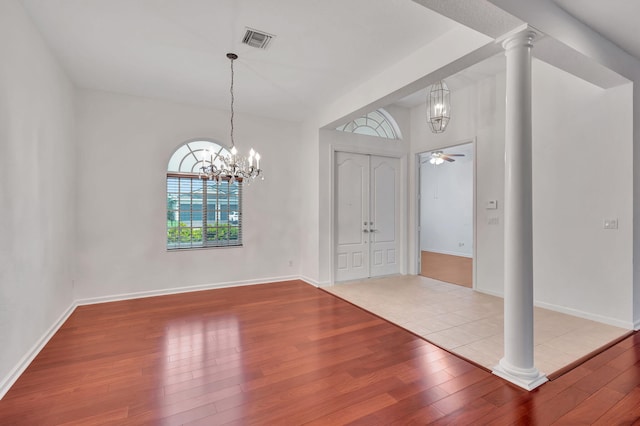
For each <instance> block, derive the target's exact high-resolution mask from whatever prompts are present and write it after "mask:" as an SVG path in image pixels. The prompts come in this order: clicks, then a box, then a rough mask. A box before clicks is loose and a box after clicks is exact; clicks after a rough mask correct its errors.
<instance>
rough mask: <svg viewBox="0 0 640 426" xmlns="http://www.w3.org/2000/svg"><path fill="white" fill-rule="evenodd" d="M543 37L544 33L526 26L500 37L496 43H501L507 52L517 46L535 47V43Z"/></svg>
mask: <svg viewBox="0 0 640 426" xmlns="http://www.w3.org/2000/svg"><path fill="white" fill-rule="evenodd" d="M542 36H543V34H542V32H540V31H538V30H536V29H535V28H533V27H531V26H529V25H526V24H525V25H523V26H520V27H518V28H516V29H514V30H513V31H510V32H508V33H506V34H503V35H502V36H500V37H498V38H497V39H496V43H500V44H501V45H502V47H503V48H504V49H505V50H509V49H512V48H514V47H517V46H524V47H533V41H534V40H539V39H540V38H542Z"/></svg>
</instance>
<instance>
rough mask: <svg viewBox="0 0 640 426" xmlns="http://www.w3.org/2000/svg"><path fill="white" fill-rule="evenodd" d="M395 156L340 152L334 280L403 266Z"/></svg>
mask: <svg viewBox="0 0 640 426" xmlns="http://www.w3.org/2000/svg"><path fill="white" fill-rule="evenodd" d="M399 170H400V160H399V159H397V158H388V157H378V156H371V155H365V154H352V153H345V152H337V153H336V158H335V173H336V180H335V184H336V188H335V191H336V197H335V199H336V202H337V205H336V209H337V214H336V219H337V220H336V222H337V224H336V242H337V246H336V277H335V278H336V281H344V280H354V279H363V278H368V277H373V276H380V275H390V274H395V273H399V272H400V267H399V263H398V261H397V259H398V250H399V226H400V225H399V221H398V218H399V205H400V203H399V201H400V200H399V198H400V195H399V193H400V191H399V185H400V182H399Z"/></svg>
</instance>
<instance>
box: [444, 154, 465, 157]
mask: <svg viewBox="0 0 640 426" xmlns="http://www.w3.org/2000/svg"><path fill="white" fill-rule="evenodd" d="M444 155H448V156H449V157H464V154H444Z"/></svg>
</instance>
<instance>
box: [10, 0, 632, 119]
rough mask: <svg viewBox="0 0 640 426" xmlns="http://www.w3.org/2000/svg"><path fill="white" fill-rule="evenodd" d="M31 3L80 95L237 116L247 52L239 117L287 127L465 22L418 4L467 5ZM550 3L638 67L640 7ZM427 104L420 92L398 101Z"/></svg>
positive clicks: (577, 0)
mask: <svg viewBox="0 0 640 426" xmlns="http://www.w3.org/2000/svg"><path fill="white" fill-rule="evenodd" d="M22 1H23V4H24V5H25V7H26V9H27V11H28V13H29V14H30V15H31V17H32V19H33V20H34V22H35V23H36V25H37V26H38V28H39V29H40V31H41V32H42V34H43V36H44V38H45V39H46V41H47V43H48V44H49V45H50V47H51V48H52V50H53V51H54V53H55V55H56V56H57V57H58V59H59V60H60V62H61V64H62V66H63V67H64V68H65V69H66V71H67V72H68V74H69V76H70V77H71V79H72V81H73V82H74V83H75V84H76V85H77V86H78V87H83V88H93V89H98V90H106V91H112V92H118V93H126V94H132V95H137V96H145V97H151V98H158V99H166V100H171V101H175V102H181V103H188V104H195V105H202V106H206V107H213V108H219V109H225V110H227V109H228V108H229V102H230V97H229V83H230V68H229V60H228V59H227V58H226V56H225V55H226V53H227V52H230V51H232V52H235V53H237V54H238V55H239V59H238V60H237V61H236V62H235V72H236V75H235V94H236V103H235V106H236V110H237V111H238V112H240V113H250V114H255V115H258V116H263V117H271V118H277V119H282V120H288V121H301V120H303V119H304V118H305V117H307V116H308V115H309V114H310V113H312V112H313V111H315V110H317V109H318V108H320V107H321V106H323V105H327V104H329V103H331V102H332V101H335V100H336V99H338V98H339V97H340V96H341V95H342V94H343V93H345V92H348V91H350V90H352V89H353V88H355V87H357V86H358V85H359V84H361V83H362V82H363V81H365V80H367V79H369V78H371V77H373V76H375V75H377V74H379V73H381V72H382V71H383V70H385V69H386V68H388V67H390V66H391V65H393V64H394V63H396V62H398V61H399V60H401V59H402V58H405V57H406V56H408V55H409V54H410V53H412V52H414V51H415V50H417V49H418V48H420V47H423V46H425V45H427V44H429V43H431V42H433V41H434V40H436V39H437V38H438V37H439V36H441V35H442V34H444V33H446V32H447V31H449V30H451V29H453V28H454V27H455V26H456V25H460V24H457V23H455V22H454V21H452V20H451V19H449V18H445V17H444V16H442V15H440V14H438V13H436V12H434V11H432V10H430V9H429V8H427V7H425V6H423V5H421V4H418V3H423V4H425V5H426V6H429V7H433V8H434V9H437V10H440V9H438V8H445V9H443V12H444V11H446V10H448V9H447V8H451V7H454V6H455V7H458V6H456V5H459V7H463V6H464V5H467V3H465V1H466V0H457V1H455V2H450V1H449V0H446V1H445V0H415V1H410V0H349V1H343V0H22ZM474 1H477V2H483V5H484V6H483V5H480V4H479V3H473V4H472V5H473V6H474V7H475V9H474V10H476V11H475V12H473V13H466V15H472V16H475V15H476V13H477V10H484V9H483V7H485V6H486V7H487V10H488V11H491V10H492V9H491V8H492V7H493V8H495V6H493V5H491V4H489V3H488V2H487V1H485V0H474ZM551 1H554V2H555V3H556V4H558V5H559V6H560V7H562V8H563V9H565V10H566V11H568V12H569V13H571V14H573V15H574V16H576V17H577V18H578V19H580V20H581V21H583V22H585V23H586V24H587V25H589V26H591V27H592V28H594V29H595V30H596V31H598V32H600V33H601V34H603V35H604V36H605V37H607V38H609V39H610V40H612V41H613V42H614V43H616V44H618V45H619V46H620V47H622V48H623V49H625V50H626V51H627V52H629V53H631V54H633V55H634V56H636V57H638V58H640V41H639V39H638V38H637V37H635V36H634V30H635V26H636V25H637V24H636V22H635V21H636V18H637V17H638V16H640V1H638V0H607V1H602V0H551ZM469 5H471V4H469ZM455 7H454V9H455ZM465 7H466V6H465ZM463 9H464V7H463ZM463 12H464V11H463ZM492 13H494V14H495V13H497V12H496V11H494V12H492ZM502 15H504V16H503V20H504V19H506V18H508V17H509V16H510V15H508V14H506V13H504V12H502ZM502 15H501V16H502ZM505 16H506V18H505ZM472 21H473V20H472ZM465 22H466V21H465ZM245 27H251V28H254V29H258V30H262V31H265V32H267V33H271V34H274V35H275V36H276V37H275V38H274V39H273V40H272V42H271V44H270V45H269V47H268V48H267V49H266V50H258V49H255V48H252V47H249V46H246V45H244V44H242V43H241V40H242V36H243V35H244V32H245ZM489 29H490V28H489ZM480 30H481V31H482V29H480ZM484 32H486V31H484ZM500 57H501V55H500ZM503 68H504V60H503V59H499V58H498V59H496V58H491V59H489V60H487V61H486V62H484V63H480V64H477V65H476V66H474V67H472V68H469V69H467V70H464V71H462V72H461V73H458V74H456V75H454V76H450V77H449V78H448V79H447V83H448V84H449V86H450V88H451V89H452V90H455V89H456V88H459V87H463V86H465V85H468V84H471V83H472V82H473V81H475V80H478V79H481V78H486V77H487V76H488V75H490V74H492V73H496V72H499V71H500V70H501V69H503ZM423 101H424V93H423V91H422V92H421V93H417V94H414V95H411V96H408V97H406V98H403V99H401V100H400V101H398V102H397V104H398V105H400V106H404V107H413V106H415V105H418V104H419V103H421V102H423Z"/></svg>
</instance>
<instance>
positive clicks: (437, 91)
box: [427, 80, 451, 133]
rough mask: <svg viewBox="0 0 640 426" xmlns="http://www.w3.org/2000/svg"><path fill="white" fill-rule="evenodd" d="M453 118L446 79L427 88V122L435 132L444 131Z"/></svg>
mask: <svg viewBox="0 0 640 426" xmlns="http://www.w3.org/2000/svg"><path fill="white" fill-rule="evenodd" d="M450 118H451V97H450V91H449V87H448V86H447V84H446V83H445V82H444V80H440V81H439V82H437V83H435V84H432V85H431V86H430V87H429V89H427V123H429V127H430V128H431V131H432V132H433V133H442V132H444V131H445V129H446V128H447V125H448V124H449V119H450Z"/></svg>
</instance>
